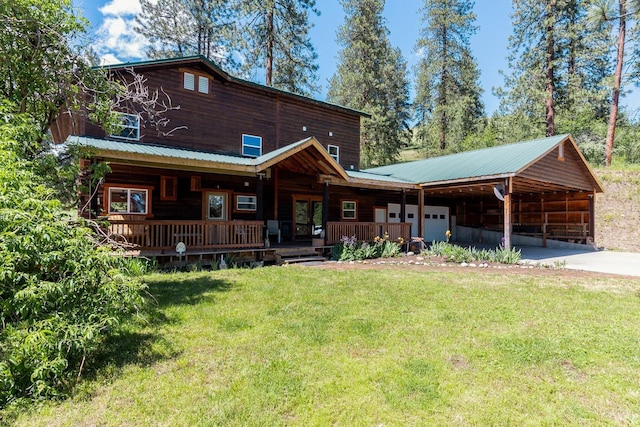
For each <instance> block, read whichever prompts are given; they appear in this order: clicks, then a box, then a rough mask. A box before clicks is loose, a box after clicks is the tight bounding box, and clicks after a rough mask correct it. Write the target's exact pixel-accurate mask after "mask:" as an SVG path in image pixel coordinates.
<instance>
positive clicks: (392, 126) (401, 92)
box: [327, 0, 410, 167]
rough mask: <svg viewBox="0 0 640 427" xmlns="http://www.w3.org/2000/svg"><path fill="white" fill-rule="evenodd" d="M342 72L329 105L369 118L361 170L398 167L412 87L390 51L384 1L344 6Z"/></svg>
mask: <svg viewBox="0 0 640 427" xmlns="http://www.w3.org/2000/svg"><path fill="white" fill-rule="evenodd" d="M341 3H342V7H343V8H344V11H345V23H344V24H343V25H342V26H341V27H340V28H339V30H338V39H337V41H338V44H340V45H341V46H342V49H341V50H340V53H339V60H338V67H337V68H338V69H337V71H336V73H335V74H334V75H333V76H332V78H331V80H330V82H329V92H328V94H327V98H328V100H329V101H330V102H334V103H337V104H340V105H345V106H347V107H350V108H354V109H357V110H362V111H366V112H369V113H370V114H371V116H372V117H371V118H370V119H363V121H362V128H361V132H360V138H361V140H360V153H361V164H362V166H363V167H369V166H378V165H384V164H388V163H392V162H394V161H395V160H396V159H397V158H398V155H399V153H400V149H401V148H402V147H403V146H404V145H405V144H406V143H407V140H408V125H407V122H408V120H409V118H410V114H409V83H408V80H407V74H406V67H407V66H406V61H405V60H404V59H403V58H402V55H401V53H400V50H399V49H394V48H392V47H391V44H390V43H389V39H388V33H389V31H388V30H387V28H386V26H385V24H384V18H383V17H382V11H383V9H384V1H383V0H342V1H341Z"/></svg>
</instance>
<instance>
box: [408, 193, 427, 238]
mask: <svg viewBox="0 0 640 427" xmlns="http://www.w3.org/2000/svg"><path fill="white" fill-rule="evenodd" d="M424 232H425V229H424V188H421V189H420V190H418V236H416V237H422V238H424ZM411 237H414V236H411Z"/></svg>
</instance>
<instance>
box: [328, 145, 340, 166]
mask: <svg viewBox="0 0 640 427" xmlns="http://www.w3.org/2000/svg"><path fill="white" fill-rule="evenodd" d="M327 151H328V152H329V155H330V156H331V157H333V160H335V161H336V162H338V163H340V147H338V146H337V145H327Z"/></svg>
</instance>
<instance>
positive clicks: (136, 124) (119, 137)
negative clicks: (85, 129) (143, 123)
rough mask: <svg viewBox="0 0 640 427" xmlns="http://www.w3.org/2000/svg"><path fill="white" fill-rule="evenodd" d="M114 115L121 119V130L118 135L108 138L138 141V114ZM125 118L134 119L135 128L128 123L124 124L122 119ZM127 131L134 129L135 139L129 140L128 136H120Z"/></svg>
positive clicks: (130, 139) (118, 113)
mask: <svg viewBox="0 0 640 427" xmlns="http://www.w3.org/2000/svg"><path fill="white" fill-rule="evenodd" d="M116 114H117V115H118V116H120V117H121V118H122V120H121V122H122V124H121V126H122V130H121V131H120V134H111V135H109V136H110V137H111V138H118V139H126V140H127V141H140V114H132V113H123V112H121V111H116ZM127 117H131V118H133V117H135V126H133V125H130V124H128V122H125V120H124V119H125V118H127ZM127 129H134V130H135V134H136V137H135V138H131V137H128V136H123V135H122V134H123V133H124V131H125V130H127Z"/></svg>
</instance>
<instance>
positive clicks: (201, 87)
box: [184, 71, 209, 94]
mask: <svg viewBox="0 0 640 427" xmlns="http://www.w3.org/2000/svg"><path fill="white" fill-rule="evenodd" d="M196 77H198V80H197V83H198V92H200V93H205V94H206V93H209V77H207V76H196V75H195V74H193V73H188V72H186V71H185V72H184V88H185V89H187V90H196Z"/></svg>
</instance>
